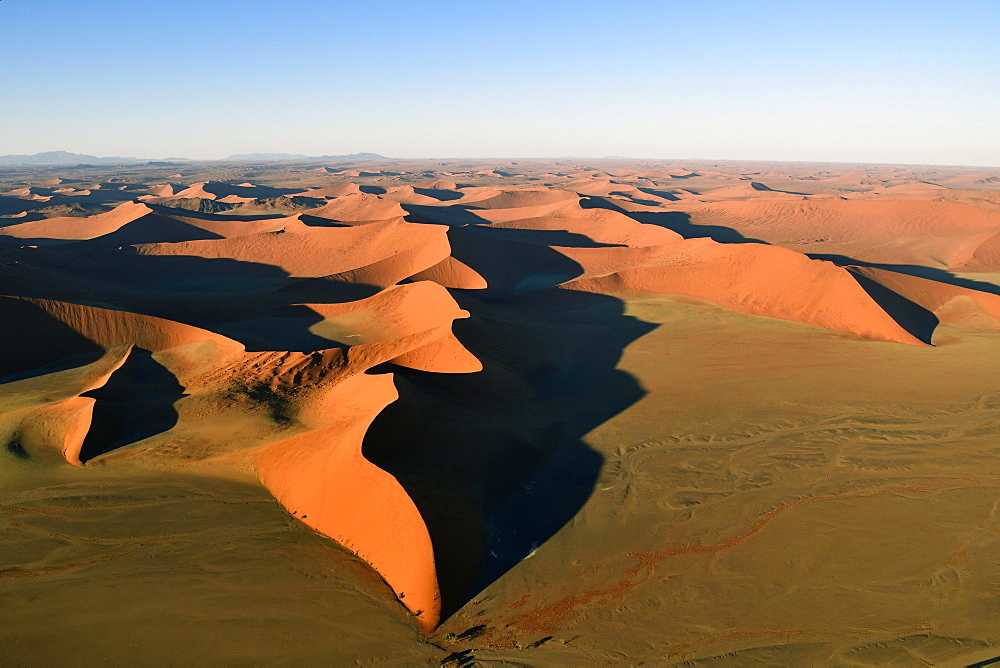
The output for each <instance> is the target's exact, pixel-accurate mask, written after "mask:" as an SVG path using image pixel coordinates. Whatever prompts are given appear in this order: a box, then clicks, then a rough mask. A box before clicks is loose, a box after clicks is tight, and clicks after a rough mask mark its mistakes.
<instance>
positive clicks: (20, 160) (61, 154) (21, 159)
mask: <svg viewBox="0 0 1000 668" xmlns="http://www.w3.org/2000/svg"><path fill="white" fill-rule="evenodd" d="M119 162H146V161H145V160H140V159H139V158H120V157H109V158H101V157H98V156H96V155H84V154H82V153H69V152H67V151H45V152H44V153H36V154H34V155H0V165H79V164H80V163H86V164H91V165H107V164H115V163H119Z"/></svg>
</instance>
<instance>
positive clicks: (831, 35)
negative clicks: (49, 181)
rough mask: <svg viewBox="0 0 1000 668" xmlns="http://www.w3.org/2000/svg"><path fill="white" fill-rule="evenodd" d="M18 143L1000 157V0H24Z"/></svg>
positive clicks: (471, 153) (2, 22)
mask: <svg viewBox="0 0 1000 668" xmlns="http://www.w3.org/2000/svg"><path fill="white" fill-rule="evenodd" d="M0 35H3V38H2V39H0V154H5V153H35V152H38V151H44V150H55V149H61V150H68V151H75V152H79V153H92V154H97V155H130V156H139V157H166V156H184V157H191V158H217V157H223V156H226V155H229V154H231V153H242V152H251V151H274V152H291V153H306V154H311V155H319V154H330V153H333V154H339V153H352V152H356V151H375V152H378V153H382V154H385V155H388V156H393V157H553V156H589V157H599V156H607V155H621V156H632V157H640V158H706V159H768V160H817V161H843V162H896V163H923V164H968V165H1000V39H998V37H997V35H1000V2H998V1H997V0H984V1H964V2H963V1H962V0H956V1H955V2H952V3H941V2H924V1H923V0H910V1H894V0H885V1H882V2H876V1H874V0H870V1H869V2H851V1H847V2H825V1H824V2H819V1H816V2H811V1H806V0H799V1H798V2H777V1H776V2H769V1H767V0H762V1H760V2H723V1H716V2H712V1H711V0H705V1H701V2H670V1H668V0H661V1H659V2H629V3H612V2H588V1H585V0H582V1H578V2H568V1H567V2H545V1H544V0H540V1H536V2H521V1H519V0H511V1H507V2H491V1H480V2H450V1H442V2H435V1H433V0H427V1H425V2H395V1H383V2H341V1H329V2H321V1H318V0H281V1H280V2H277V1H275V2H262V1H259V0H242V1H240V2H235V1H232V0H215V1H213V2H204V1H202V2H194V1H191V0H172V1H171V2H160V1H159V0H150V1H146V2H141V3H137V2H124V1H121V0H89V1H88V2H80V1H79V0H74V1H71V0H2V2H0Z"/></svg>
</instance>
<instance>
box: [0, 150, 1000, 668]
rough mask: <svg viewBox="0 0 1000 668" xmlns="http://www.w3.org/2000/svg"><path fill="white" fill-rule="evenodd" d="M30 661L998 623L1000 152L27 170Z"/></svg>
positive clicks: (875, 659) (21, 409)
mask: <svg viewBox="0 0 1000 668" xmlns="http://www.w3.org/2000/svg"><path fill="white" fill-rule="evenodd" d="M0 319H2V322H3V327H2V328H0V341H2V346H3V347H2V350H3V355H2V356H0V442H2V443H3V447H2V448H0V530H2V534H0V535H2V538H0V541H2V542H0V657H2V658H0V663H2V664H4V665H21V664H28V663H31V664H33V665H40V664H43V663H46V664H49V665H96V664H98V663H110V664H113V665H134V664H137V663H152V664H161V665H162V664H178V665H182V664H192V663H195V664H197V663H213V664H223V665H260V664H271V663H279V664H283V665H300V664H310V665H323V664H327V665H343V664H352V663H354V662H357V663H358V664H360V665H370V664H381V663H389V664H397V665H454V666H470V665H539V666H541V665H545V666H551V665H619V664H620V665H637V664H642V663H645V664H646V665H674V664H683V665H695V664H706V665H713V666H715V665H720V666H725V665H745V664H747V663H759V664H763V665H821V664H836V665H849V666H883V665H955V666H959V665H969V664H973V663H975V662H981V661H986V660H988V659H991V658H994V657H997V656H1000V560H998V555H1000V381H998V379H1000V170H996V169H992V170H990V169H985V168H983V169H975V168H964V167H963V168H959V167H916V166H892V165H874V166H873V165H845V164H836V165H824V164H805V163H802V164H800V163H712V162H704V161H689V162H651V161H627V160H611V159H608V160H599V161H592V162H583V161H580V160H568V159H567V160H562V161H537V160H525V161H502V162H498V161H492V162H486V161H483V162H476V161H458V160H455V161H447V160H438V161H384V162H383V161H379V162H358V163H343V164H340V163H338V164H327V163H306V162H303V163H293V162H289V163H256V164H255V163H246V164H236V163H221V162H220V163H212V162H202V163H176V164H157V163H150V164H149V165H127V166H99V167H95V166H80V167H72V168H69V167H51V168H43V167H33V168H22V169H15V168H10V169H6V170H4V171H0Z"/></svg>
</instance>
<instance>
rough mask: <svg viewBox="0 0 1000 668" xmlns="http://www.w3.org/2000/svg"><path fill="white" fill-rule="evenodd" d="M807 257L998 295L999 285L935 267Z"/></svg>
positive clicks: (830, 256)
mask: <svg viewBox="0 0 1000 668" xmlns="http://www.w3.org/2000/svg"><path fill="white" fill-rule="evenodd" d="M808 257H809V258H811V259H813V260H826V261H827V262H833V263H834V264H836V265H839V266H841V267H849V266H855V267H870V268H872V269H884V270H885V271H894V272H896V273H897V274H907V275H909V276H916V277H917V278H926V279H929V280H932V281H937V282H938V283H945V284H947V285H954V286H956V287H959V288H968V289H970V290H978V291H979V292H988V293H990V294H994V295H1000V286H997V285H994V284H992V283H987V282H985V281H976V280H973V279H971V278H963V277H961V276H956V275H955V274H953V273H951V272H950V271H947V270H945V269H938V268H935V267H924V266H921V265H918V264H886V263H880V262H867V261H865V260H858V259H856V258H852V257H847V256H846V255H836V254H832V253H809V254H808Z"/></svg>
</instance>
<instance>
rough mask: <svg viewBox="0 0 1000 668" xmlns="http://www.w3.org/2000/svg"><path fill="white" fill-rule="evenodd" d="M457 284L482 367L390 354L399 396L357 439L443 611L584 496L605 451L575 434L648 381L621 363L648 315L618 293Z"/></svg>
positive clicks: (561, 520)
mask: <svg viewBox="0 0 1000 668" xmlns="http://www.w3.org/2000/svg"><path fill="white" fill-rule="evenodd" d="M553 252H554V251H553ZM454 294H455V296H456V299H457V300H458V301H459V304H460V305H461V306H462V307H463V308H465V309H466V310H468V311H469V312H470V313H471V314H472V317H471V318H470V319H466V320H458V321H455V323H454V331H455V334H456V336H457V337H458V338H459V340H460V341H461V342H462V343H463V344H464V345H465V347H466V348H467V349H468V350H470V351H471V352H472V353H473V354H474V355H476V357H477V358H478V359H479V360H480V361H481V362H482V363H483V370H482V371H481V372H478V373H473V374H439V373H426V372H421V371H413V370H410V369H404V368H400V367H395V366H393V365H387V367H386V368H385V369H383V370H388V371H392V372H393V373H394V374H395V384H396V387H397V390H398V392H399V399H398V400H397V401H396V402H394V403H392V404H390V405H389V406H388V407H387V408H386V409H385V410H383V411H382V413H380V414H379V415H378V417H376V419H375V421H374V422H373V424H372V426H371V428H370V429H369V430H368V433H367V434H366V436H365V440H364V445H363V452H364V455H365V457H366V458H367V459H369V461H371V462H372V463H374V464H375V465H377V466H379V467H380V468H382V469H384V470H386V471H388V472H389V473H391V474H392V475H393V476H395V477H396V479H397V480H399V482H400V484H401V485H402V486H403V487H404V489H406V491H407V493H408V494H409V496H410V497H411V498H412V499H413V500H414V502H415V504H416V505H417V508H418V509H419V510H420V513H421V515H422V517H423V519H424V521H425V523H426V525H427V527H428V530H429V532H430V535H431V541H432V544H433V546H434V557H435V562H436V564H437V569H438V575H439V584H440V587H441V597H442V607H443V616H444V617H445V618H446V617H447V616H449V615H450V614H452V613H454V612H455V611H457V610H458V609H459V608H461V607H462V606H463V605H465V604H466V603H468V602H469V601H470V600H472V598H474V597H475V596H476V595H477V594H478V593H479V592H481V591H482V590H483V589H485V588H486V587H487V586H489V585H490V583H492V582H494V581H496V580H497V579H498V578H500V577H501V576H502V575H503V574H504V573H506V572H507V571H508V570H510V569H511V568H513V567H514V566H515V565H517V564H518V563H519V562H520V561H522V560H523V559H525V558H526V557H528V556H530V555H531V553H532V552H533V551H534V550H535V549H537V548H538V547H539V546H540V545H542V544H543V543H545V541H546V540H548V539H549V538H550V537H552V536H553V535H554V534H555V533H556V532H557V531H559V530H560V529H561V528H562V527H564V526H565V525H566V524H567V523H568V522H570V521H571V520H572V519H573V517H575V516H576V515H577V513H578V512H579V511H580V509H581V508H582V507H583V505H584V504H585V503H586V502H587V500H588V499H589V498H590V496H591V494H592V493H593V491H594V488H595V483H596V481H597V478H598V475H599V473H600V470H601V467H602V465H603V461H604V460H603V457H602V456H601V455H600V454H599V453H598V452H596V451H595V450H593V449H592V448H590V446H588V445H587V443H586V442H585V441H584V437H585V435H586V434H587V433H588V432H590V431H591V430H593V429H594V428H596V427H598V426H599V425H601V424H603V423H604V422H606V421H607V420H609V419H611V418H612V417H614V416H615V415H618V414H619V413H621V412H622V411H624V410H625V409H627V408H628V407H629V406H631V405H632V404H634V403H635V402H637V401H638V400H639V399H641V398H642V397H643V396H644V395H645V392H644V390H643V389H642V387H641V386H640V384H639V383H638V381H637V380H636V379H635V378H634V377H632V376H631V375H629V374H628V373H625V372H623V371H620V370H618V369H616V366H617V364H618V362H619V360H620V359H621V356H622V353H623V351H624V349H625V347H626V346H627V345H628V344H630V343H631V342H633V341H635V340H636V339H638V338H639V337H641V336H643V335H644V334H646V333H648V332H650V331H652V330H653V329H654V328H655V327H656V325H653V324H650V323H646V322H643V321H640V320H638V319H636V318H634V317H632V316H628V315H625V305H624V302H622V301H621V300H619V299H617V298H614V297H610V296H606V295H600V294H594V293H588V292H578V291H572V290H563V289H558V288H547V289H542V290H538V291H534V292H530V293H524V294H519V295H517V294H513V295H512V294H508V295H504V296H500V297H493V298H490V297H489V295H485V294H483V293H481V292H478V291H455V293H454ZM373 371H377V370H373Z"/></svg>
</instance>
